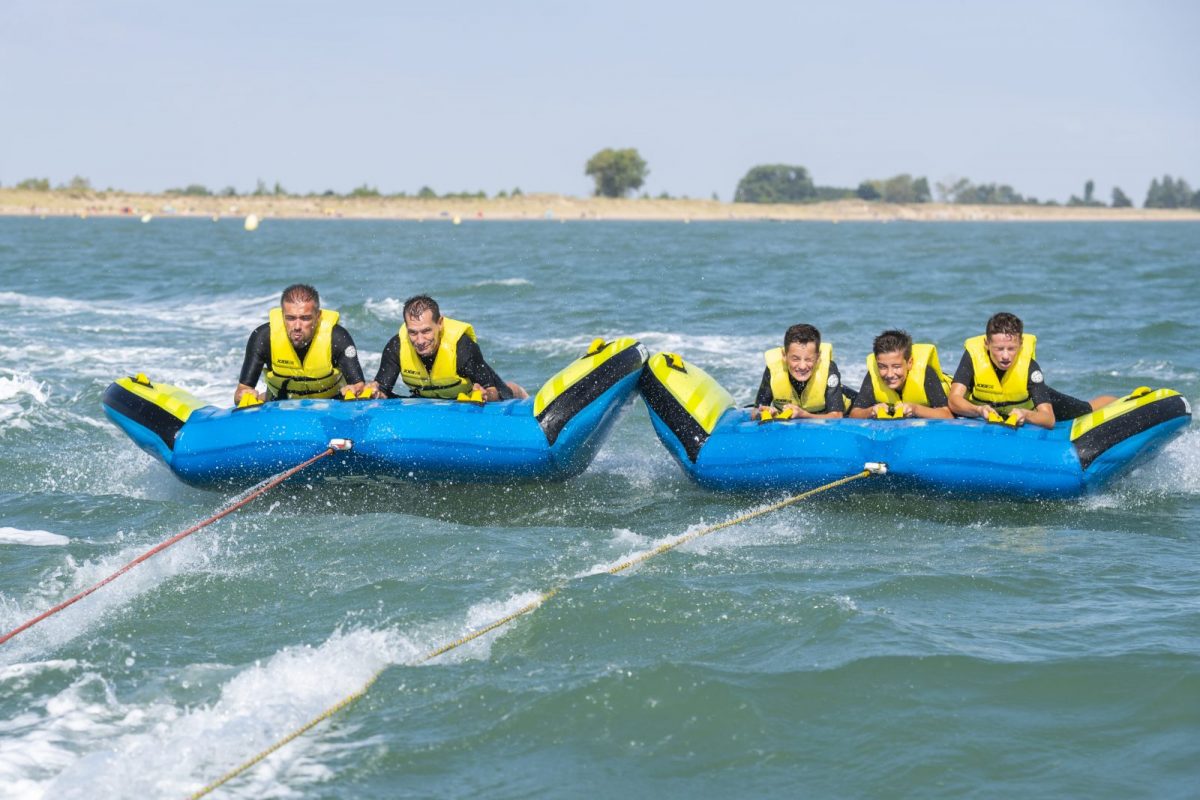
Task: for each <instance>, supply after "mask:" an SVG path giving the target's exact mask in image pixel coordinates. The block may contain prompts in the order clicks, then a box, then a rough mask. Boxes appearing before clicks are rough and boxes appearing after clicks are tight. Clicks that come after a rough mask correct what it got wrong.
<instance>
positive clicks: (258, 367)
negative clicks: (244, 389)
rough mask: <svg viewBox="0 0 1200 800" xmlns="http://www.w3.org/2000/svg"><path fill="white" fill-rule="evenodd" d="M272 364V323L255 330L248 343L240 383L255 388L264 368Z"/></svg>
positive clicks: (239, 376)
mask: <svg viewBox="0 0 1200 800" xmlns="http://www.w3.org/2000/svg"><path fill="white" fill-rule="evenodd" d="M269 363H271V323H269V322H264V323H263V324H262V325H259V326H258V327H257V328H255V329H254V332H253V333H251V334H250V339H249V340H248V341H247V342H246V358H245V359H243V361H242V371H241V373H240V374H239V375H238V383H240V384H242V385H243V386H250V387H254V386H255V385H257V384H258V378H259V376H260V375H262V371H263V367H264V366H266V365H267V364H269Z"/></svg>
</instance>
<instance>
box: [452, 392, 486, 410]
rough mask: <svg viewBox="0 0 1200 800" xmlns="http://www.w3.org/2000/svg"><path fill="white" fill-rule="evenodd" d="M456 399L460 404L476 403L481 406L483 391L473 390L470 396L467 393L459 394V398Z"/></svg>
mask: <svg viewBox="0 0 1200 800" xmlns="http://www.w3.org/2000/svg"><path fill="white" fill-rule="evenodd" d="M454 399H455V401H456V402H459V403H475V404H476V405H480V406H481V405H483V390H482V389H472V390H471V393H470V394H467V393H466V392H459V393H458V397H456V398H454Z"/></svg>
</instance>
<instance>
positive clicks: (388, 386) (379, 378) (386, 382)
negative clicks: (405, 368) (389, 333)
mask: <svg viewBox="0 0 1200 800" xmlns="http://www.w3.org/2000/svg"><path fill="white" fill-rule="evenodd" d="M399 377H400V334H396V335H395V336H393V337H392V338H390V339H388V343H387V345H385V346H384V348H383V356H382V358H380V360H379V371H378V372H376V373H375V383H376V384H378V385H379V388H380V390H381V391H382V392H384V393H385V394H387V395H389V396H392V397H395V395H394V394H392V389H393V388H394V387H395V386H396V379H397V378H399Z"/></svg>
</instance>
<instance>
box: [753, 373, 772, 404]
mask: <svg viewBox="0 0 1200 800" xmlns="http://www.w3.org/2000/svg"><path fill="white" fill-rule="evenodd" d="M774 397H775V396H774V395H773V394H771V368H770V367H764V368H763V376H762V381H761V382H760V383H759V384H758V394H757V395H756V396H755V398H754V405H756V406H769V405H771V401H772V400H773V399H774Z"/></svg>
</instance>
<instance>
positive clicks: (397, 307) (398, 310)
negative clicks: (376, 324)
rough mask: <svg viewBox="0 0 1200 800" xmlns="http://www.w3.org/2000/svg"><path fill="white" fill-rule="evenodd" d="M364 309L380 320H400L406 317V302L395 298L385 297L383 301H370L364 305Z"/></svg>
mask: <svg viewBox="0 0 1200 800" xmlns="http://www.w3.org/2000/svg"><path fill="white" fill-rule="evenodd" d="M363 308H365V309H366V310H367V311H370V312H371V313H372V314H374V315H375V316H376V317H378V318H379V319H386V320H399V319H400V318H401V317H402V316H403V315H404V301H403V300H397V299H396V298H394V297H385V298H383V299H382V300H374V299H368V300H367V301H366V302H365V303H363Z"/></svg>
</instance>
